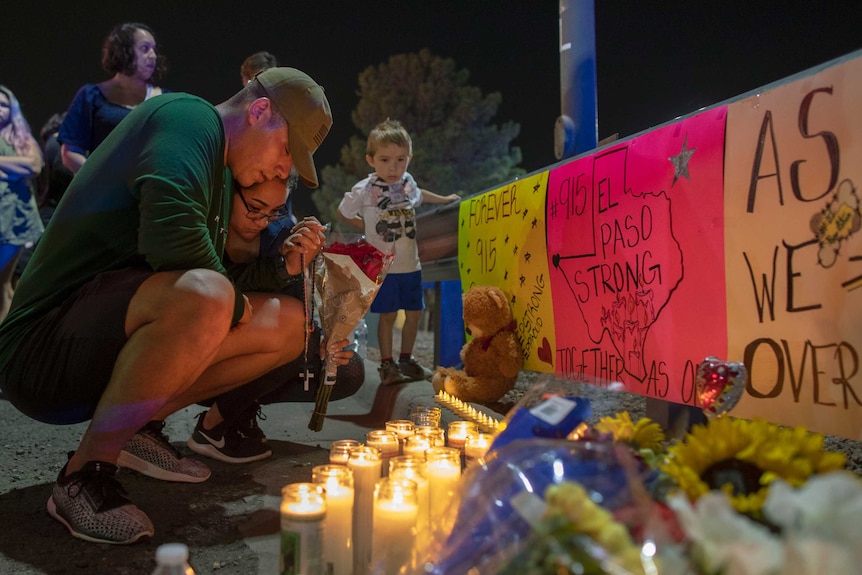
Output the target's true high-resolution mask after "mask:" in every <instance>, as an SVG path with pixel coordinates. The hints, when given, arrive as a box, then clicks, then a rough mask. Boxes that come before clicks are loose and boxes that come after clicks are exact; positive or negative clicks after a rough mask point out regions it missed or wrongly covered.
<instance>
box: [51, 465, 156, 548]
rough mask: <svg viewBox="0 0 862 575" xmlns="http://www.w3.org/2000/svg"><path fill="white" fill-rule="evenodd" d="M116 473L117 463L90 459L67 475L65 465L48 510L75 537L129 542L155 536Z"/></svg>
mask: <svg viewBox="0 0 862 575" xmlns="http://www.w3.org/2000/svg"><path fill="white" fill-rule="evenodd" d="M70 455H71V454H70ZM116 473H117V467H116V466H115V465H111V464H110V463H104V462H102V461H89V462H87V464H86V465H84V467H82V468H81V469H80V470H78V471H76V472H74V473H72V474H71V475H69V476H68V477H66V466H65V465H64V466H63V469H62V470H61V471H60V475H59V476H58V477H57V482H56V483H55V484H54V490H53V493H52V495H51V497H49V498H48V513H50V514H51V517H53V518H54V519H56V520H57V521H59V522H60V523H62V524H63V525H65V526H66V529H68V530H69V533H71V534H72V535H74V536H75V537H78V538H79V539H84V540H86V541H92V542H94V543H113V544H118V545H125V544H127V543H134V542H135V541H137V540H138V539H140V538H141V537H152V536H153V533H155V530H154V529H153V523H152V521H150V518H149V517H147V514H146V513H144V512H143V511H141V510H140V509H138V508H137V507H136V506H135V504H134V503H132V502H131V501H129V500H128V499H127V498H126V492H125V490H124V489H123V486H122V485H120V482H119V481H117V480H116V478H115V477H114V476H115V475H116Z"/></svg>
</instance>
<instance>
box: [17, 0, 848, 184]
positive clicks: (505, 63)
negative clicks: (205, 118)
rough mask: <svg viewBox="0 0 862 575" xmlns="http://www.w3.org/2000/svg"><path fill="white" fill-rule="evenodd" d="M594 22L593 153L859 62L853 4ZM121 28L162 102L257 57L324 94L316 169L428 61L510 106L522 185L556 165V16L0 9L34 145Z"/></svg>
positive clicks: (84, 3)
mask: <svg viewBox="0 0 862 575" xmlns="http://www.w3.org/2000/svg"><path fill="white" fill-rule="evenodd" d="M571 1H572V2H574V1H575V0H571ZM595 7H596V8H595V10H596V53H597V59H596V62H597V70H598V71H597V75H598V88H597V89H598V110H599V138H604V137H607V136H609V135H610V134H613V133H618V134H619V135H620V137H626V136H629V135H632V134H635V133H637V132H640V131H642V130H645V129H648V128H650V127H653V126H656V125H658V124H661V123H664V122H667V121H669V120H672V119H673V118H675V117H678V116H681V115H685V114H688V113H690V112H693V111H695V110H697V109H698V108H701V107H704V106H710V105H712V104H717V103H719V102H722V101H724V100H727V99H730V98H734V97H735V96H738V95H740V94H743V93H746V92H748V91H751V90H754V89H756V88H759V87H761V86H764V85H767V84H769V83H771V82H774V81H777V80H780V79H782V78H785V77H787V76H790V75H792V74H795V73H798V72H801V71H804V70H806V69H808V68H810V67H812V66H816V65H819V64H822V63H824V62H827V61H829V60H832V59H834V58H837V57H839V56H842V55H845V54H847V53H850V52H852V51H854V50H858V49H860V48H862V29H860V22H862V5H860V3H858V2H853V3H851V2H847V3H845V2H828V3H820V2H817V3H815V2H810V1H809V2H798V1H775V0H769V1H761V2H741V1H722V2H714V1H710V2H697V1H690V2H680V1H675V0H674V1H670V0H662V1H658V0H656V1H635V0H630V1H628V2H625V1H622V0H595ZM121 21H140V22H145V23H147V24H148V25H150V26H151V27H152V28H153V29H154V30H155V31H156V33H157V35H158V37H159V41H160V47H161V49H162V51H163V53H164V54H165V55H166V56H167V58H168V63H169V66H170V69H169V71H168V74H167V76H166V77H165V79H164V80H163V81H162V82H161V85H162V86H164V87H166V88H169V89H171V90H173V91H185V92H191V93H194V94H197V95H199V96H201V97H203V98H205V99H207V100H209V101H211V102H213V103H219V102H221V101H223V100H225V99H227V98H228V97H229V96H230V95H232V94H233V93H234V92H235V91H237V90H238V89H239V87H240V80H239V66H240V64H241V63H242V60H243V59H244V58H245V57H246V56H247V55H249V54H250V53H252V52H255V51H257V50H269V51H271V52H273V53H275V54H276V55H277V56H278V57H279V59H280V60H281V63H282V64H285V65H291V66H295V67H297V68H300V69H302V70H304V71H306V72H308V73H309V74H310V75H311V76H312V77H314V78H315V79H316V80H317V81H318V82H320V83H321V84H322V85H323V86H324V87H325V88H326V91H327V95H328V97H329V100H330V103H331V104H332V107H333V115H334V126H333V130H332V132H331V133H330V135H329V137H328V138H327V140H326V141H325V142H324V144H323V146H322V147H321V149H320V150H319V151H318V153H317V155H316V158H317V163H318V166H319V167H321V166H323V165H329V164H334V163H336V162H337V160H338V156H339V151H340V149H341V147H342V146H343V145H344V144H345V143H346V142H347V141H348V139H349V137H350V136H351V135H353V134H356V133H357V131H356V129H355V128H354V127H353V124H352V122H351V120H350V114H351V112H352V110H353V109H354V107H355V105H356V102H357V97H356V89H357V78H358V75H359V73H360V72H361V71H362V70H364V69H365V68H367V67H369V66H376V65H378V64H380V63H382V62H384V61H386V60H387V59H388V58H389V56H392V55H395V54H403V53H409V52H417V51H419V50H420V49H422V48H428V49H430V50H431V52H432V53H433V54H434V55H437V56H441V57H446V58H452V59H454V60H455V63H456V65H457V67H458V68H466V69H467V70H469V71H470V83H471V84H473V85H476V86H478V87H479V88H480V89H481V90H482V92H483V93H485V94H487V93H490V92H500V93H501V94H502V98H503V103H502V105H501V107H500V109H499V112H498V115H497V117H496V118H495V122H504V121H514V122H517V123H518V124H520V126H521V134H520V136H519V137H518V138H517V139H516V140H515V141H514V142H513V144H514V145H516V146H519V147H520V148H521V150H522V153H523V157H524V161H523V163H522V167H523V168H524V169H526V170H527V171H528V172H529V171H535V170H538V169H541V168H543V167H546V166H549V165H551V164H553V163H555V162H556V158H555V157H554V153H553V127H554V121H555V120H556V118H557V116H559V114H560V59H559V2H558V1H556V0H555V1H551V0H520V1H515V0H498V1H496V2H489V1H479V0H458V1H454V0H438V1H430V0H412V1H407V0H405V1H401V2H393V1H389V0H377V1H373V2H349V3H348V2H343V1H327V0H306V1H304V2H296V1H284V2H269V3H255V2H253V1H248V2H227V1H222V0H207V1H204V0H198V1H194V2H192V1H178V0H175V1H172V2H165V1H163V0H151V1H142V2H138V3H131V2H125V1H124V2H104V1H98V2H97V1H94V0H76V1H75V2H65V3H62V5H61V6H59V7H54V8H48V7H47V3H46V2H41V1H19V2H5V3H4V6H3V8H2V9H0V22H3V29H4V32H3V40H2V46H3V48H2V58H0V83H2V84H5V85H7V86H9V87H10V88H11V89H12V90H13V91H14V92H15V93H16V95H17V96H18V98H19V100H20V101H21V104H22V107H23V109H24V114H25V116H26V117H27V119H28V120H29V121H30V123H31V125H32V127H33V130H34V132H38V130H39V128H40V126H41V125H42V123H43V122H44V121H45V120H47V118H48V117H49V116H50V115H51V114H52V113H53V112H57V111H62V110H64V109H65V108H66V107H67V106H68V104H69V102H70V101H71V99H72V97H73V96H74V94H75V92H76V90H77V89H78V88H79V87H80V86H81V85H82V84H84V83H87V82H99V81H101V80H103V79H105V78H106V77H107V76H106V74H105V73H104V72H103V71H102V69H101V66H100V64H99V60H100V50H101V44H102V39H103V38H104V36H105V34H106V33H107V32H108V30H109V29H110V28H111V27H112V26H113V25H114V24H116V23H118V22H121ZM436 191H438V192H440V193H446V191H445V190H436Z"/></svg>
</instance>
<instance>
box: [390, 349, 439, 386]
mask: <svg viewBox="0 0 862 575" xmlns="http://www.w3.org/2000/svg"><path fill="white" fill-rule="evenodd" d="M398 369H399V370H400V371H401V373H402V374H403V375H404V377H405V378H406V380H405V381H421V380H423V379H427V380H428V381H431V377H432V376H433V375H434V372H432V371H431V370H430V369H428V368H427V367H425V366H423V365H421V364H420V363H419V362H418V361H416V358H415V357H413V356H412V355H411V356H410V357H409V358H408V359H399V360H398Z"/></svg>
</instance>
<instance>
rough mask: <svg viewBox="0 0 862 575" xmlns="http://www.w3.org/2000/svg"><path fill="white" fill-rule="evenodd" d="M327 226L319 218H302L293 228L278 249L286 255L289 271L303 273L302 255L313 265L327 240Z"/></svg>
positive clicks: (294, 273)
mask: <svg viewBox="0 0 862 575" xmlns="http://www.w3.org/2000/svg"><path fill="white" fill-rule="evenodd" d="M325 231H326V226H324V225H323V224H321V223H320V222H319V221H318V220H317V218H314V217H305V218H302V219H301V220H300V221H299V222H298V223H297V224H296V225H295V226H293V229H292V230H291V234H290V235H289V236H288V237H287V239H286V240H284V243H282V244H281V246H280V247H279V249H278V251H279V253H281V255H282V256H283V257H284V262H285V266H286V267H287V273H289V274H290V275H294V276H295V275H298V274H301V273H302V271H303V270H302V256H303V255H304V256H305V263H306V265H311V261H312V260H313V259H314V256H316V255H317V254H318V253H320V250H321V249H323V243H324V241H326V234H325V233H324V232H325Z"/></svg>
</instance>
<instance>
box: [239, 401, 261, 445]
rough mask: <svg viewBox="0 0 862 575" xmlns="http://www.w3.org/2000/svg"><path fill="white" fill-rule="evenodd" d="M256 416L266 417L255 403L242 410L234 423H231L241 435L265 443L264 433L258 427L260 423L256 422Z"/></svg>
mask: <svg viewBox="0 0 862 575" xmlns="http://www.w3.org/2000/svg"><path fill="white" fill-rule="evenodd" d="M258 418H260V419H266V416H265V415H264V414H263V411H261V408H260V404H258V403H255V404H254V405H253V406H252V407H249V408H248V409H246V410H245V411H244V412H242V414H241V415H240V416H239V417H238V418H237V420H236V423H234V424H233V428H234V429H235V430H236V432H237V433H239V434H240V435H241V436H243V437H246V438H248V439H256V440H257V441H260V442H261V443H266V434H265V433H264V432H263V430H262V429H261V428H260V425H258V424H257V420H258Z"/></svg>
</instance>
